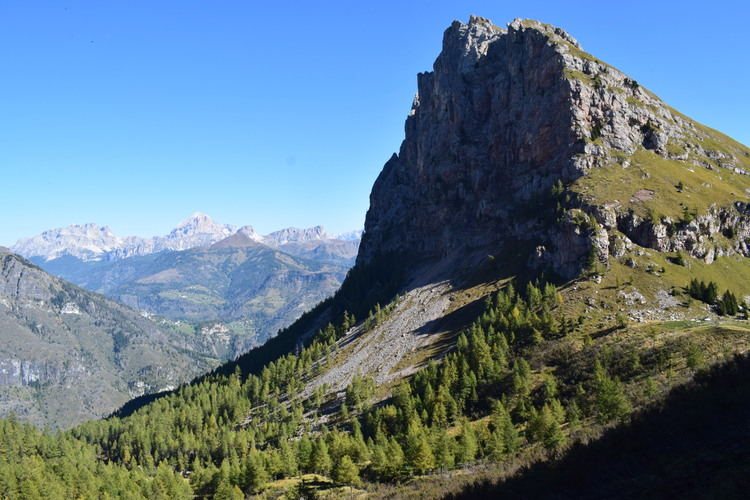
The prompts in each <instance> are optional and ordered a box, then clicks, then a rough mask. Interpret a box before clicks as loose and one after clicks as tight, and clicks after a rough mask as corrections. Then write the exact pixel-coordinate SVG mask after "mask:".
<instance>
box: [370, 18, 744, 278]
mask: <svg viewBox="0 0 750 500" xmlns="http://www.w3.org/2000/svg"><path fill="white" fill-rule="evenodd" d="M417 87H418V91H417V95H416V97H415V99H414V104H413V106H412V109H411V111H410V113H409V116H408V117H407V120H406V125H405V139H404V141H403V143H402V145H401V148H400V151H399V153H398V154H397V155H393V157H392V158H391V159H390V160H389V161H388V162H387V163H386V164H385V166H384V168H383V171H382V172H381V174H380V175H379V177H378V179H377V180H376V182H375V184H374V186H373V189H372V193H371V196H370V209H369V210H368V213H367V218H366V221H365V233H364V235H363V239H362V244H361V246H360V253H359V256H358V260H357V262H358V264H361V265H367V264H369V263H371V262H373V261H375V260H376V259H377V255H379V254H392V253H398V254H402V255H404V256H406V257H407V258H408V259H409V260H413V261H424V262H434V260H435V259H445V258H448V257H450V256H452V255H454V256H457V258H458V256H461V257H460V258H462V259H465V258H466V256H467V255H472V254H473V255H476V256H484V257H486V255H498V254H501V253H502V252H503V251H505V250H507V251H513V252H516V253H519V254H523V253H524V252H525V254H526V255H527V256H528V255H529V254H531V253H533V252H532V251H530V250H528V249H527V247H530V248H531V249H532V250H533V249H534V248H536V249H537V253H538V254H539V259H537V260H536V263H535V264H534V265H541V264H544V265H545V266H549V267H551V268H552V270H553V271H555V272H556V273H557V274H559V275H562V276H567V277H572V276H576V275H577V274H578V273H579V272H580V269H581V267H582V265H583V262H584V261H585V259H586V258H587V256H588V254H589V253H590V251H591V248H592V246H594V247H596V248H597V249H598V250H597V252H598V255H599V259H600V260H602V261H604V260H606V258H607V248H608V246H609V243H608V238H609V234H608V233H607V231H612V230H613V229H617V228H618V227H619V228H621V229H623V230H624V228H625V227H626V226H628V224H629V226H633V228H634V227H635V226H638V225H639V224H641V222H642V221H641V220H636V221H635V222H633V221H631V222H627V221H626V220H625V218H626V217H627V216H628V215H627V214H628V213H629V210H630V208H628V207H627V205H628V203H627V200H628V199H630V198H631V197H632V195H633V193H631V192H630V191H628V190H629V189H630V186H631V185H632V184H628V183H627V182H625V183H623V184H622V186H618V188H617V189H620V190H621V191H622V192H618V193H616V194H608V196H610V198H609V199H604V198H603V197H601V196H600V197H599V198H597V197H596V196H587V195H585V193H584V192H583V191H581V192H578V193H573V192H570V193H569V195H570V196H568V200H567V201H564V203H563V204H561V207H560V208H561V210H562V211H563V212H564V213H561V214H558V215H557V216H555V217H554V218H553V219H552V220H553V221H554V220H559V222H558V223H550V221H549V220H543V218H541V217H540V214H541V213H542V212H543V211H544V210H542V208H543V207H542V205H544V203H545V201H549V200H550V199H551V198H550V192H551V190H552V188H553V186H555V185H557V184H558V183H561V184H562V185H563V186H569V187H571V189H572V185H573V183H574V182H576V181H577V179H580V178H582V177H584V176H587V175H589V173H591V172H594V171H597V170H598V169H602V168H606V167H608V166H611V165H617V166H618V167H619V168H627V167H628V166H629V165H631V164H635V161H631V160H629V159H628V158H629V157H630V156H632V155H641V157H639V158H640V159H639V168H640V167H643V168H646V167H648V166H649V165H653V164H655V163H659V162H663V161H673V160H674V161H683V162H687V163H686V165H685V168H696V167H700V168H706V167H708V168H714V167H722V166H723V167H726V168H730V169H739V171H744V170H745V169H744V167H743V165H745V163H747V162H746V161H745V154H746V153H745V152H744V151H745V150H744V149H743V148H742V147H741V145H738V144H737V143H733V144H734V145H733V144H731V143H730V142H726V141H724V140H723V139H718V141H719V142H721V143H722V144H724V145H726V146H727V147H726V148H724V147H723V146H722V147H721V148H719V147H718V146H716V143H717V140H713V139H711V140H708V141H707V140H706V138H707V137H708V138H710V137H712V134H713V132H708V131H707V130H706V128H705V127H702V126H700V125H699V124H696V123H695V122H693V121H692V120H690V119H689V118H687V117H684V116H683V115H680V114H679V113H677V112H676V111H674V110H672V109H671V108H669V107H668V106H666V105H665V104H664V103H663V102H662V101H661V100H660V99H659V98H658V97H656V96H655V95H654V94H652V93H651V92H649V91H648V90H646V89H644V88H643V87H641V86H639V85H638V83H637V82H636V81H635V80H634V79H632V78H630V77H628V76H627V75H625V74H624V73H622V72H620V71H618V70H617V69H615V68H613V67H612V66H610V65H608V64H606V63H604V62H602V61H600V60H598V59H596V58H595V57H593V56H591V55H590V54H588V53H586V52H584V51H583V50H582V48H581V46H580V45H579V44H578V42H577V41H576V40H575V39H574V38H573V37H571V36H570V35H569V34H568V33H567V32H565V31H564V30H562V29H559V28H556V27H554V26H549V25H546V24H543V23H540V22H537V21H530V20H520V19H516V20H514V21H513V22H512V23H510V24H509V25H508V28H507V30H503V29H500V28H497V27H496V26H494V25H493V24H492V23H491V22H490V21H488V20H486V19H484V18H480V17H477V16H472V17H471V18H470V20H469V23H468V24H463V23H461V22H458V21H457V22H454V23H453V24H452V25H451V27H450V28H448V30H446V31H445V34H444V39H443V50H442V52H441V54H440V55H439V56H438V57H437V59H436V61H435V63H434V66H433V71H432V72H426V73H420V74H419V75H418V77H417ZM727 139H728V138H727ZM712 141H713V142H712ZM711 150H713V151H711ZM719 164H721V165H719ZM649 168H650V167H649ZM648 175H649V174H648V173H647V172H645V171H644V172H643V176H644V177H643V178H647V176H648ZM639 180H640V179H639ZM675 183H676V181H675ZM590 191H591V192H597V191H600V192H601V191H604V190H597V189H595V188H592V189H591V190H590ZM626 191H627V192H626ZM574 194H575V196H573V195H574ZM615 197H616V198H615ZM618 200H619V201H618ZM615 201H618V203H619V205H617V204H615V205H616V206H620V207H621V210H620V211H619V212H617V211H615V212H617V213H615V212H612V211H611V210H610V211H609V212H608V211H606V210H600V209H598V208H596V206H599V207H602V206H604V205H605V204H610V205H611V204H612V203H614V202H615ZM545 206H546V205H545ZM636 208H637V207H636ZM659 208H660V209H661V206H660V207H659ZM575 210H578V211H579V212H581V213H582V214H583V215H582V216H583V217H589V216H591V217H592V218H595V219H596V221H597V223H598V224H599V225H600V226H598V228H597V230H596V231H594V234H590V231H589V232H586V231H583V230H582V229H581V227H580V224H578V223H576V222H575V221H576V220H578V218H580V217H578V215H576V214H578V213H579V212H575ZM631 211H632V210H631ZM672 220H674V219H672ZM629 226H628V227H629ZM643 231H645V229H644V228H641V230H640V232H639V231H638V230H635V229H632V230H631V231H629V232H628V233H627V234H630V235H631V237H634V238H635V237H637V235H640V234H641V233H642V232H643ZM647 232H648V231H647ZM651 233H654V232H653V231H650V233H649V234H651ZM658 234H660V233H659V232H658V231H657V232H656V233H654V234H652V236H653V237H649V238H651V239H652V240H655V239H658V238H659V236H658ZM649 238H646V237H641V238H640V240H639V241H643V242H646V241H647V240H648V239H649ZM687 239H688V240H690V238H687ZM682 246H683V247H684V248H688V246H689V243H688V244H684V245H682ZM662 247H663V245H662ZM400 260H403V259H400ZM532 260H534V259H533V258H532Z"/></svg>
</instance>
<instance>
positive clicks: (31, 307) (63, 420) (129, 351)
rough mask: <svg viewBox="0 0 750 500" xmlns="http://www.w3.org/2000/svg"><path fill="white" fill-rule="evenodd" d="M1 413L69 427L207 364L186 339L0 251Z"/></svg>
mask: <svg viewBox="0 0 750 500" xmlns="http://www.w3.org/2000/svg"><path fill="white" fill-rule="evenodd" d="M0 259H2V275H1V279H0V335H1V336H2V347H1V348H0V391H1V394H2V399H1V400H0V401H1V402H0V411H1V412H2V414H3V415H7V414H8V412H10V411H13V412H15V413H16V414H17V415H18V416H19V417H21V418H23V419H24V420H28V421H31V422H33V423H35V424H37V425H40V426H42V425H50V426H52V427H69V426H71V425H73V424H76V423H78V422H80V421H82V420H85V419H90V418H96V417H101V416H103V415H106V414H107V413H109V412H111V411H113V410H114V409H115V408H116V407H117V406H119V405H121V404H123V403H124V402H125V401H127V400H128V399H129V398H132V397H134V396H137V395H139V394H142V393H144V392H152V391H158V390H164V389H169V388H172V387H175V386H177V385H178V384H180V383H182V382H185V381H188V380H190V379H191V378H192V377H194V376H195V375H197V374H199V373H201V372H203V371H205V370H206V369H208V368H209V367H211V365H212V362H213V360H212V359H210V358H208V357H204V356H202V355H200V354H198V353H196V352H194V351H192V350H190V349H189V347H190V346H191V342H192V341H191V340H190V339H187V338H182V337H181V336H180V335H178V334H177V333H176V332H174V331H171V330H168V329H164V328H161V327H158V326H156V325H155V324H153V323H152V322H151V321H149V320H148V319H146V318H144V317H142V316H141V315H140V314H138V313H136V312H135V311H133V310H131V309H128V308H126V307H123V306H121V305H119V304H117V303H115V302H113V301H111V300H108V299H106V298H104V297H101V296H99V295H97V294H94V293H91V292H88V291H86V290H83V289H80V288H78V287H76V286H74V285H71V284H69V283H66V282H64V281H62V280H60V279H57V278H54V277H52V276H50V275H48V274H47V273H45V272H44V271H42V270H41V269H39V268H38V267H36V266H33V265H32V264H31V263H29V262H28V261H25V260H24V259H22V258H21V257H19V256H17V255H14V254H12V253H10V252H8V250H7V249H4V248H2V249H0Z"/></svg>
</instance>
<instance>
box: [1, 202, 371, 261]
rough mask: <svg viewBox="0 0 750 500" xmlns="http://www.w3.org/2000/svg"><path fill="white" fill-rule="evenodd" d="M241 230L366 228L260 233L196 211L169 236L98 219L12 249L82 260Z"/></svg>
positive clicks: (288, 239)
mask: <svg viewBox="0 0 750 500" xmlns="http://www.w3.org/2000/svg"><path fill="white" fill-rule="evenodd" d="M237 233H241V234H242V235H244V236H245V237H247V238H248V239H249V240H251V241H255V242H258V243H264V244H266V245H269V246H272V247H279V246H281V245H286V244H287V243H301V242H306V241H316V240H327V239H342V240H356V239H358V238H359V237H361V235H362V231H350V232H348V233H343V234H338V235H332V234H330V233H328V231H327V230H326V228H325V227H323V226H315V227H311V228H307V229H298V228H294V227H290V228H287V229H282V230H280V231H275V232H273V233H271V234H269V235H266V236H263V235H260V234H258V233H256V232H255V230H254V229H253V227H252V226H243V227H242V228H239V229H238V228H237V227H236V226H231V225H229V224H221V223H219V222H216V221H215V220H213V219H212V218H211V217H209V216H208V215H206V214H204V213H201V212H196V213H194V214H193V215H191V216H190V217H188V218H187V219H185V220H183V221H181V222H180V223H179V224H177V226H175V228H174V229H172V231H170V233H169V234H167V235H165V236H154V237H153V238H141V237H140V236H128V237H126V238H122V237H120V236H117V235H115V234H114V233H113V232H112V230H111V229H110V228H109V227H107V226H98V225H96V224H94V223H88V224H82V225H79V224H74V225H71V226H67V227H62V228H57V229H50V230H48V231H45V232H43V233H42V234H40V235H38V236H34V237H33V238H22V239H20V240H18V242H17V243H16V244H15V245H13V246H12V247H11V248H10V249H11V250H12V251H13V252H15V253H18V254H20V255H23V256H24V257H26V258H31V257H43V258H44V259H46V260H53V259H56V258H58V257H61V256H63V255H72V256H74V257H77V258H79V259H81V260H102V259H106V260H118V259H123V258H126V257H130V256H133V255H148V254H152V253H156V252H161V251H164V250H187V249H189V248H194V247H208V246H211V245H213V244H215V243H218V242H220V241H222V240H224V239H225V238H227V237H229V236H232V235H234V234H237ZM235 243H236V242H235Z"/></svg>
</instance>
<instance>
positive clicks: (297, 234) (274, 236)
mask: <svg viewBox="0 0 750 500" xmlns="http://www.w3.org/2000/svg"><path fill="white" fill-rule="evenodd" d="M330 238H331V235H329V234H328V231H327V230H326V228H325V227H323V226H315V227H309V228H307V229H298V228H296V227H289V228H286V229H282V230H281V231H274V232H273V233H271V234H269V235H268V236H266V240H268V243H269V244H271V245H274V246H281V245H285V244H287V243H293V242H303V241H312V240H325V239H330Z"/></svg>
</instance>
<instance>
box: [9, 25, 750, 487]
mask: <svg viewBox="0 0 750 500" xmlns="http://www.w3.org/2000/svg"><path fill="white" fill-rule="evenodd" d="M748 158H750V151H748V149H747V148H746V147H744V146H742V145H739V144H737V143H735V142H733V141H731V140H730V139H729V138H726V137H725V136H722V135H721V134H719V133H718V132H714V131H711V130H709V129H706V128H705V127H702V126H700V125H699V124H696V123H695V122H693V121H692V120H690V119H689V118H687V117H683V116H682V115H679V114H678V113H677V112H675V111H674V110H672V109H671V108H668V107H667V106H666V105H665V104H663V103H662V102H661V101H660V100H659V99H658V98H657V97H655V96H654V95H653V94H651V93H650V92H648V91H647V90H645V89H643V88H642V87H641V86H639V85H638V84H637V83H636V82H635V80H632V79H631V78H629V77H627V76H625V75H624V74H622V73H620V72H619V71H617V70H616V69H615V68H612V67H611V66H608V65H606V64H605V63H603V62H601V61H599V60H598V59H596V58H594V57H593V56H591V55H589V54H587V53H585V52H583V50H582V49H581V47H580V45H579V44H578V43H577V42H576V41H575V39H573V38H572V37H570V35H568V34H567V33H565V32H564V31H563V30H561V29H558V28H554V27H551V26H548V25H543V24H541V23H537V22H535V21H521V20H515V21H514V22H512V23H510V24H509V25H508V29H507V30H501V29H499V28H497V27H496V26H494V25H492V23H490V22H489V21H488V20H486V19H482V18H478V17H474V16H472V18H471V19H470V21H469V23H468V24H463V23H459V22H457V21H456V22H454V24H453V25H452V26H451V27H450V28H449V29H448V30H447V31H446V33H445V39H444V44H443V52H442V53H441V55H440V56H439V57H438V59H437V60H436V62H435V71H434V72H430V73H424V74H421V75H420V77H419V93H418V96H417V98H416V99H415V102H414V106H413V109H412V112H411V113H410V115H409V118H408V119H407V126H406V139H405V141H404V143H403V145H402V148H401V151H400V153H399V154H398V155H394V156H393V157H392V158H391V159H390V160H389V161H388V163H387V164H386V166H385V168H384V170H383V172H382V173H381V175H380V176H379V178H378V180H377V181H376V183H375V186H374V187H373V193H372V196H371V207H370V210H369V212H368V215H367V219H366V223H365V233H364V235H363V238H362V244H361V247H360V250H359V254H358V256H357V262H356V265H355V266H354V267H353V268H352V269H351V270H350V271H349V272H348V274H347V277H346V279H345V280H344V282H343V284H342V286H341V288H340V289H339V290H338V291H337V293H336V294H335V295H334V296H333V297H331V298H329V299H326V300H323V301H321V302H320V303H319V304H318V305H316V306H315V307H313V308H312V309H310V310H309V311H308V312H307V313H305V314H304V315H302V316H301V317H300V319H299V320H298V321H296V322H295V323H294V324H292V325H290V326H289V327H288V328H286V329H284V330H282V331H281V332H280V333H279V334H278V335H277V336H276V337H274V338H272V339H270V340H269V341H268V342H267V343H265V344H264V345H262V346H258V347H255V348H253V349H251V350H250V351H249V352H247V353H246V354H244V355H242V356H240V357H238V358H237V359H235V360H233V361H231V362H229V363H226V364H224V365H221V366H219V367H217V368H216V369H214V370H213V371H211V372H209V373H207V374H205V375H203V376H200V377H198V378H196V379H194V380H193V382H191V383H190V384H185V385H182V386H180V387H179V388H177V389H175V390H174V391H171V392H167V393H162V394H159V395H154V396H151V397H143V398H140V399H137V400H133V401H131V402H129V403H128V404H127V405H125V406H124V407H123V408H122V409H121V410H120V411H118V412H116V413H115V414H113V415H111V416H110V417H109V418H107V419H103V420H97V421H89V422H86V423H84V424H81V425H79V426H77V427H75V428H73V429H71V430H69V431H65V432H57V433H55V434H52V433H50V432H40V431H38V430H36V429H34V428H33V427H31V426H30V425H28V424H21V423H20V422H19V421H18V419H17V418H13V417H11V418H10V419H6V420H4V421H3V422H2V425H1V426H0V432H2V433H3V434H0V446H2V448H0V449H1V450H3V460H0V494H3V495H5V496H8V497H11V498H16V497H24V496H27V495H31V496H35V497H40V498H44V497H48V498H59V497H62V496H71V495H73V496H84V497H97V496H102V497H103V496H117V497H119V496H130V497H133V498H139V497H150V498H154V497H156V498H158V497H167V498H183V497H184V498H193V497H213V498H244V497H247V496H258V497H262V498H279V497H282V496H286V497H287V498H315V497H321V496H323V497H332V498H335V497H347V496H368V497H373V498H394V497H395V498H411V497H421V498H439V497H442V496H445V495H452V496H453V497H459V498H463V497H467V496H474V497H476V496H477V495H479V496H493V497H496V496H505V495H507V496H518V497H541V498H544V497H555V498H558V497H563V498H564V497H573V498H580V497H584V498H585V497H590V498H599V497H608V498H624V497H627V498H633V497H638V498H640V497H644V498H648V497H671V496H675V495H679V496H687V497H691V496H693V497H698V496H701V497H703V496H708V497H715V498H726V497H730V498H731V497H739V496H742V495H743V494H744V492H745V491H746V488H747V486H748V483H747V474H746V471H747V465H748V464H747V458H746V457H747V451H748V449H749V448H748V441H747V438H746V436H745V434H746V432H745V430H746V429H747V426H748V424H749V423H750V421H749V420H748V418H749V417H750V415H748V412H747V409H746V407H747V405H746V404H744V402H745V401H746V398H747V394H746V392H747V387H748V383H747V377H748V374H750V370H749V369H748V368H749V367H748V364H749V362H748V352H749V351H750V324H748V322H747V314H748V306H747V303H746V297H747V296H748V295H750V272H748V271H750V267H749V266H750V264H749V262H748V259H747V258H748V248H747V244H746V241H745V240H746V238H748V237H750V217H749V216H748V214H747V213H746V209H747V205H746V202H745V201H742V200H744V199H745V198H746V197H747V196H746V193H745V192H744V191H742V189H743V188H744V186H745V184H746V183H747V170H750V165H748ZM746 167H748V168H746ZM675 172H679V173H680V174H681V175H680V177H674V176H673V175H672V174H674V173H675ZM690 174H696V176H695V177H692V176H691V175H690ZM623 176H624V177H623ZM698 181H700V184H697V182H698ZM706 184H707V185H706ZM699 185H700V186H701V187H698V186H699ZM714 186H715V187H716V189H714ZM691 189H692V190H696V191H694V193H695V197H693V196H692V195H693V192H687V191H689V190H691ZM741 193H745V194H744V195H742V194H741ZM687 194H689V195H691V196H690V197H688V196H684V199H683V195H687ZM675 197H676V198H679V199H680V201H682V203H683V206H681V208H680V209H677V208H676V207H675V206H674V205H673V204H672V200H673V199H674V198H675ZM678 206H679V205H678ZM678 217H679V218H678ZM722 291H723V293H722ZM68 457H70V458H69V459H68ZM93 474H100V475H101V477H102V478H107V481H102V480H99V479H93V478H91V479H87V478H89V477H91V476H92V475H93ZM662 477H664V478H666V480H667V481H668V483H669V484H667V485H664V484H662V483H661V478H662Z"/></svg>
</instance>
